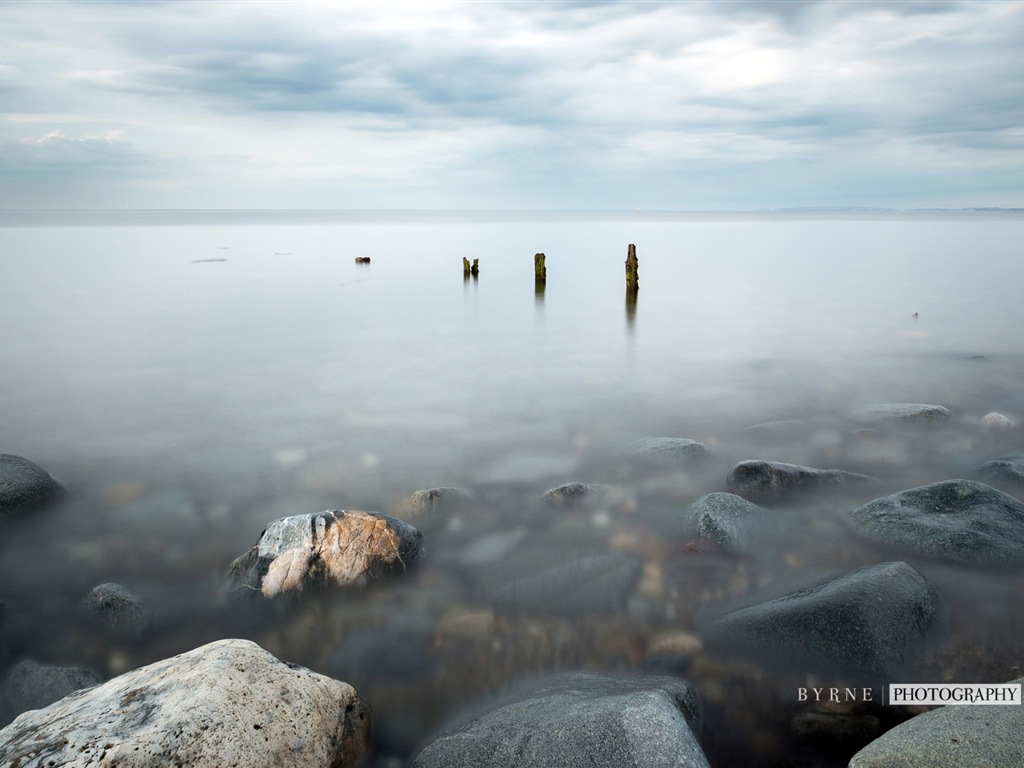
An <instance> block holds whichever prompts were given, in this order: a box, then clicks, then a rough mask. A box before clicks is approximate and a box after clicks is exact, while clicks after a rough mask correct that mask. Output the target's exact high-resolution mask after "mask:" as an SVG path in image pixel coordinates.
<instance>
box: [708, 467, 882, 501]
mask: <svg viewBox="0 0 1024 768" xmlns="http://www.w3.org/2000/svg"><path fill="white" fill-rule="evenodd" d="M866 482H874V478H873V477H869V476H868V475H862V474H860V473H858V472H847V471H845V470H842V469H814V468H812V467H801V466H799V465H798V464H785V463H783V462H781V461H764V460H762V459H753V460H749V461H741V462H740V463H739V464H737V465H736V466H735V467H733V468H732V469H731V470H730V471H729V474H728V475H727V476H726V478H725V484H726V487H727V488H728V489H729V491H730V492H732V493H735V494H736V495H738V496H742V497H743V498H745V499H748V500H750V501H754V502H773V501H779V500H781V499H784V498H785V497H791V496H793V495H795V494H800V493H807V492H810V491H820V490H829V489H832V490H835V489H839V488H847V487H850V486H852V485H859V484H862V483H866Z"/></svg>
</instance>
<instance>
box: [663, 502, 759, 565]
mask: <svg viewBox="0 0 1024 768" xmlns="http://www.w3.org/2000/svg"><path fill="white" fill-rule="evenodd" d="M763 511H764V510H762V509H761V507H759V506H757V505H756V504H752V503H751V502H749V501H747V500H746V499H744V498H742V497H741V496H737V495H736V494H733V493H725V492H724V491H719V492H716V493H709V494H706V495H704V496H701V497H700V498H699V499H697V500H696V501H695V502H693V503H692V504H690V506H688V507H687V508H686V510H685V511H684V512H683V521H684V524H685V525H686V527H687V528H688V529H689V531H690V532H692V533H693V534H694V535H695V536H699V537H701V538H704V539H707V540H708V541H712V542H714V543H715V544H717V545H718V546H719V547H721V548H722V550H724V551H726V552H734V551H736V550H739V549H742V548H743V547H744V546H745V545H746V544H747V543H748V541H747V539H748V532H749V527H750V524H751V523H752V522H753V521H754V519H755V518H756V517H757V516H758V515H759V514H760V513H762V512H763Z"/></svg>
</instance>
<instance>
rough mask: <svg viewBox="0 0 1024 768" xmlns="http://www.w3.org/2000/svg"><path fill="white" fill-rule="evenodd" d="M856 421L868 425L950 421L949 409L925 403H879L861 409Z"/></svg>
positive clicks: (854, 415) (856, 414) (924, 423)
mask: <svg viewBox="0 0 1024 768" xmlns="http://www.w3.org/2000/svg"><path fill="white" fill-rule="evenodd" d="M853 417H854V419H856V420H857V421H859V422H861V423H866V424H884V423H890V424H921V425H926V424H942V423H943V422H946V421H949V417H950V413H949V409H948V408H945V407H943V406H941V405H926V404H923V403H879V404H877V405H869V406H868V407H866V408H861V409H860V410H859V411H857V412H855V413H854V414H853Z"/></svg>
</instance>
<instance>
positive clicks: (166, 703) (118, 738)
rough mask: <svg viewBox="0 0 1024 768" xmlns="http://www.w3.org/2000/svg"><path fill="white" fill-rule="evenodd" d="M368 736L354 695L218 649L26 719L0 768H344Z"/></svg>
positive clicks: (236, 644) (238, 650) (247, 653)
mask: <svg viewBox="0 0 1024 768" xmlns="http://www.w3.org/2000/svg"><path fill="white" fill-rule="evenodd" d="M368 726H369V721H368V716H367V713H366V710H365V707H364V705H363V703H362V701H361V700H360V699H359V696H358V695H357V694H356V692H355V690H354V689H353V688H352V686H350V685H348V684H346V683H342V682H339V681H338V680H332V679H331V678H328V677H324V676H323V675H318V674H316V673H314V672H311V671H309V670H308V669H304V668H303V667H299V666H296V665H294V664H288V663H285V662H282V661H278V660H277V659H276V658H274V657H273V656H272V655H270V654H269V653H267V652H266V651H265V650H263V649H262V648H260V647H259V646H258V645H256V644H255V643H252V642H250V641H248V640H220V641H217V642H215V643H210V644H209V645H204V646H202V647H201V648H197V649H195V650H193V651H189V652H188V653H183V654H181V655H179V656H174V657H172V658H170V659H165V660H163V661H158V662H156V663H154V664H150V665H148V666H145V667H141V668H139V669H136V670H133V671H131V672H127V673H125V674H123V675H121V676H120V677H116V678H114V679H113V680H110V681H108V682H106V683H103V684H102V685H98V686H95V687H93V688H88V689H86V690H83V691H77V692H75V693H72V694H71V695H70V696H67V697H65V698H63V699H61V700H60V701H57V702H55V703H53V704H51V705H50V706H48V707H45V708H43V709H37V710H32V711H30V712H25V713H24V714H22V715H20V716H19V717H18V718H17V719H15V721H14V722H13V723H11V724H10V725H8V726H7V727H6V728H4V729H3V730H0V764H2V765H21V766H25V767H26V768H27V767H28V766H46V765H75V766H102V765H117V766H119V767H120V768H150V767H151V766H155V765H168V766H170V765H189V766H214V765H234V766H239V768H242V767H243V766H245V767H246V768H258V767H262V766H266V767H267V768H271V766H282V765H302V766H310V767H311V768H312V767H314V766H317V767H320V768H342V767H343V766H354V765H357V764H359V762H360V761H361V760H362V758H363V756H364V754H365V750H366V745H367V739H368Z"/></svg>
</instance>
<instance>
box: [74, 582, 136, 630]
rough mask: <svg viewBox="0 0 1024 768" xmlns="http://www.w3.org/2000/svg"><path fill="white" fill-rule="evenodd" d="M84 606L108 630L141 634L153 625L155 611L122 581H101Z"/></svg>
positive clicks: (87, 597)
mask: <svg viewBox="0 0 1024 768" xmlns="http://www.w3.org/2000/svg"><path fill="white" fill-rule="evenodd" d="M83 607H84V609H85V611H86V613H87V614H89V615H90V616H91V617H93V618H94V619H96V620H97V621H98V622H99V623H100V624H101V625H102V626H103V627H104V628H105V629H106V630H107V631H108V632H110V633H111V634H112V635H115V636H117V637H125V638H137V637H140V636H141V635H142V634H143V633H145V631H146V630H147V629H148V628H149V623H150V620H151V612H150V610H149V606H148V605H146V602H145V601H144V600H143V599H142V598H141V597H139V596H138V595H137V594H136V593H135V592H133V591H132V590H130V589H128V587H125V586H123V585H121V584H113V583H108V584H100V585H99V586H97V587H93V589H92V590H91V591H90V592H89V594H88V595H86V597H85V600H84V601H83Z"/></svg>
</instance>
